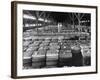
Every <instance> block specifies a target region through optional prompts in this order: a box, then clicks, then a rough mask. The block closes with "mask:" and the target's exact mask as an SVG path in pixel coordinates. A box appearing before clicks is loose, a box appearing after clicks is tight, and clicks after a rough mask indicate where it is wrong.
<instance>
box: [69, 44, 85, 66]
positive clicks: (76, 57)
mask: <svg viewBox="0 0 100 80" xmlns="http://www.w3.org/2000/svg"><path fill="white" fill-rule="evenodd" d="M71 52H72V60H73V66H82V65H83V56H82V52H81V47H80V46H79V45H75V46H72V47H71Z"/></svg>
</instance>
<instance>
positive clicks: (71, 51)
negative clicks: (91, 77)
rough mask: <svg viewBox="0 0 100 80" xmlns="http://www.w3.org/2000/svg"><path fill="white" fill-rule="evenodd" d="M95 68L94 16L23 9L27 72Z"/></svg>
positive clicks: (25, 67)
mask: <svg viewBox="0 0 100 80" xmlns="http://www.w3.org/2000/svg"><path fill="white" fill-rule="evenodd" d="M73 66H75V67H80V66H91V14H89V13H76V12H75V13H73V12H56V11H55V12H53V11H52V12H51V11H36V10H23V69H34V68H54V67H73Z"/></svg>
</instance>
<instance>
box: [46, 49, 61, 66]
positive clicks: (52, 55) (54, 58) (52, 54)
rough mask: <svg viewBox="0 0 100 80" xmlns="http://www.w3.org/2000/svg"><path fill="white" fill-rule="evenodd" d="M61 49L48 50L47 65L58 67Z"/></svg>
mask: <svg viewBox="0 0 100 80" xmlns="http://www.w3.org/2000/svg"><path fill="white" fill-rule="evenodd" d="M58 53H59V50H54V49H51V50H48V51H47V54H46V67H56V66H57V65H58Z"/></svg>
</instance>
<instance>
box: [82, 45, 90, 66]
mask: <svg viewBox="0 0 100 80" xmlns="http://www.w3.org/2000/svg"><path fill="white" fill-rule="evenodd" d="M83 65H84V66H90V65H91V49H89V47H87V48H83Z"/></svg>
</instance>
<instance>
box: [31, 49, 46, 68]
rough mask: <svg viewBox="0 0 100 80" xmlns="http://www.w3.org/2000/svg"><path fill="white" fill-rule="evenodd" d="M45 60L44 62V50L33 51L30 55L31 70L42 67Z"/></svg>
mask: <svg viewBox="0 0 100 80" xmlns="http://www.w3.org/2000/svg"><path fill="white" fill-rule="evenodd" d="M45 60H46V51H45V50H38V51H34V52H33V54H32V67H33V68H42V67H44V66H45Z"/></svg>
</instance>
